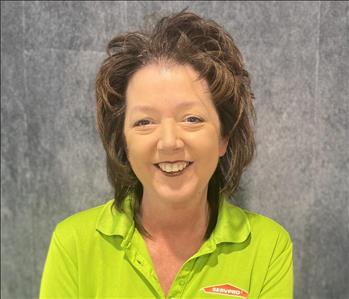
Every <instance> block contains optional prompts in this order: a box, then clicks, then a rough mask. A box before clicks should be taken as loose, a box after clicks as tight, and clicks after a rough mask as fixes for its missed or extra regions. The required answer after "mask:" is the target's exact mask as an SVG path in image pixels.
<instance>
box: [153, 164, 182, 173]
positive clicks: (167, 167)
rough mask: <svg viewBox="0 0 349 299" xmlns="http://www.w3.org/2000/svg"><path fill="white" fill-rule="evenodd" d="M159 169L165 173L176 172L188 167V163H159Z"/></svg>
mask: <svg viewBox="0 0 349 299" xmlns="http://www.w3.org/2000/svg"><path fill="white" fill-rule="evenodd" d="M158 165H159V167H160V169H161V170H162V171H165V172H177V171H181V170H183V169H184V168H186V167H187V166H188V165H189V162H178V163H159V164H158Z"/></svg>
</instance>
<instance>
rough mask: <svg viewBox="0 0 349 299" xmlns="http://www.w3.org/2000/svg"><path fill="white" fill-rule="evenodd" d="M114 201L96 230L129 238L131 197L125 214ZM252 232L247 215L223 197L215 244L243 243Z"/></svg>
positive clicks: (107, 206) (131, 214)
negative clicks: (117, 208)
mask: <svg viewBox="0 0 349 299" xmlns="http://www.w3.org/2000/svg"><path fill="white" fill-rule="evenodd" d="M113 201H114V200H110V201H108V202H107V203H106V204H105V205H104V207H103V209H102V211H101V213H100V215H99V217H98V219H97V223H96V229H97V230H98V231H100V232H101V233H103V234H105V235H107V236H112V235H118V236H121V237H123V238H128V236H130V234H131V231H133V230H134V221H133V211H132V205H131V196H130V195H128V196H127V197H126V198H125V200H124V202H123V211H124V212H120V211H117V210H116V209H115V208H114V207H113V206H112V204H113ZM250 232H251V228H250V223H249V221H248V218H247V215H246V213H245V212H244V211H243V210H242V209H241V208H239V207H237V206H235V205H233V204H232V203H230V202H229V201H228V199H227V198H226V197H225V196H224V195H222V202H221V205H220V207H219V213H218V219H217V224H216V227H215V229H214V231H213V233H212V236H211V237H212V239H213V240H214V242H215V243H216V244H219V243H223V242H231V243H241V242H244V241H245V240H246V239H247V238H248V236H249V234H250ZM210 239H211V238H210Z"/></svg>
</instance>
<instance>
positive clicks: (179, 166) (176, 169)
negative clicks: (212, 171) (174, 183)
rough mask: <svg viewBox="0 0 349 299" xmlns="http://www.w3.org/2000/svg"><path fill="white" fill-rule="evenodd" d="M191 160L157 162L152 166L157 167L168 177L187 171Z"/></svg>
mask: <svg viewBox="0 0 349 299" xmlns="http://www.w3.org/2000/svg"><path fill="white" fill-rule="evenodd" d="M191 164H193V162H190V161H186V162H184V161H183V162H181V163H157V164H154V166H155V167H156V168H157V169H159V170H160V171H161V172H162V174H164V175H165V176H168V177H173V176H179V175H182V174H183V173H185V172H186V171H187V169H188V168H189V167H190V166H191Z"/></svg>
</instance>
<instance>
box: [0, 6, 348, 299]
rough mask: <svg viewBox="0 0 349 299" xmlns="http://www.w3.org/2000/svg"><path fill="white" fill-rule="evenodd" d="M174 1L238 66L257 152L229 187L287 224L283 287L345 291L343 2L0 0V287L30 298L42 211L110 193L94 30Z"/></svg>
mask: <svg viewBox="0 0 349 299" xmlns="http://www.w3.org/2000/svg"><path fill="white" fill-rule="evenodd" d="M186 6H188V7H189V8H190V9H191V10H193V11H194V12H196V13H199V14H202V15H203V16H206V17H209V18H212V19H214V20H216V21H218V22H219V23H221V24H222V25H223V26H224V27H225V28H226V29H227V30H228V31H229V32H230V33H231V34H232V36H233V37H234V38H235V40H236V42H237V45H238V46H239V48H240V49H241V51H242V53H243V55H244V58H245V60H246V63H247V66H248V70H249V71H250V72H251V75H252V80H253V87H254V91H255V95H256V101H255V105H256V109H257V117H258V122H257V146H258V152H257V158H256V160H255V161H254V163H253V164H252V165H251V167H250V169H249V170H248V171H247V172H246V173H245V175H244V177H243V187H244V190H243V191H241V192H240V193H239V194H238V195H237V198H236V200H237V201H238V202H239V203H240V204H241V205H243V206H245V207H248V208H249V209H251V210H254V211H256V212H258V213H262V214H265V215H267V216H269V217H271V218H274V219H275V220H277V221H278V222H279V223H281V224H282V225H283V226H284V227H285V228H286V229H287V230H288V231H289V232H290V233H291V236H292V239H293V242H294V263H295V298H336V299H339V298H348V297H349V287H348V281H349V277H348V251H349V248H348V247H349V240H348V235H349V229H348V197H349V196H348V193H349V192H348V191H349V187H348V186H349V181H348V168H349V166H348V163H349V162H348V148H349V145H348V140H349V139H348V137H349V136H348V127H349V124H348V119H349V117H348V99H349V95H348V86H349V81H348V79H349V76H348V69H349V65H348V64H349V55H348V48H349V44H348V32H349V27H348V8H349V3H347V2H220V1H211V2H209V1H202V2H201V1H195V2H190V1H186V2H180V1H176V2H93V1H91V2H89V1H86V2H63V1H55V2H31V1H28V2H27V1H26V2H20V1H17V2H3V1H2V2H1V28H2V29H1V33H2V34H1V62H2V63H1V73H2V76H1V87H2V90H1V94H2V99H1V152H2V156H1V180H2V182H1V184H2V189H1V190H2V202H1V274H2V275H1V295H2V298H4V299H7V298H8V299H13V298H36V297H37V296H38V290H39V284H40V277H41V271H42V268H43V264H44V261H45V257H46V253H47V248H48V244H49V240H50V236H51V233H52V230H53V228H54V226H55V224H56V223H57V222H58V221H60V220H61V219H63V218H65V217H67V216H68V215H71V214H72V213H74V212H77V211H80V210H82V209H86V208H89V207H93V206H95V205H98V204H102V203H104V202H105V201H106V200H108V199H110V198H111V196H112V192H111V189H110V187H109V185H108V183H107V179H106V175H105V170H104V152H103V150H102V146H101V143H100V141H99V138H98V136H97V133H96V130H95V125H94V124H95V119H94V117H95V99H94V79H95V74H96V71H97V68H98V66H99V65H100V63H101V61H102V59H103V57H104V49H105V46H106V43H107V41H108V40H109V39H110V38H111V37H113V36H114V35H115V34H117V33H120V32H122V31H126V30H133V29H136V28H137V27H138V26H140V25H142V24H143V23H144V21H145V22H147V20H151V19H152V17H153V16H154V13H156V14H158V15H160V16H161V15H163V14H167V13H170V12H176V11H178V10H180V9H182V8H184V7H186Z"/></svg>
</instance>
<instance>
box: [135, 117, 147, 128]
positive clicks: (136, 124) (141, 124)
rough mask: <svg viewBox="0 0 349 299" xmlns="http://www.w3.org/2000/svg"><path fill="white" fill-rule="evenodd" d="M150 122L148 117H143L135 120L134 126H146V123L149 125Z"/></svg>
mask: <svg viewBox="0 0 349 299" xmlns="http://www.w3.org/2000/svg"><path fill="white" fill-rule="evenodd" d="M149 123H150V121H149V120H147V119H141V120H139V121H137V122H135V124H134V126H135V127H139V126H146V125H148V124H149Z"/></svg>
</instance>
